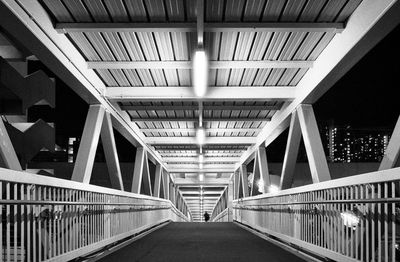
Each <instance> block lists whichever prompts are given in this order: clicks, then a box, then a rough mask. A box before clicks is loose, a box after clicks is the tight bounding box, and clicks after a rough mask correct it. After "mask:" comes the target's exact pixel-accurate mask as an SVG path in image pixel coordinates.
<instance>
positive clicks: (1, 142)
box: [0, 118, 22, 171]
mask: <svg viewBox="0 0 400 262" xmlns="http://www.w3.org/2000/svg"><path fill="white" fill-rule="evenodd" d="M0 157H1V159H0V160H2V161H3V164H4V166H5V167H6V168H9V169H12V170H16V171H22V167H21V164H20V162H19V160H18V157H17V154H16V153H15V150H14V147H13V145H12V142H11V140H10V137H9V136H8V132H7V129H6V127H5V126H4V123H3V119H2V118H0Z"/></svg>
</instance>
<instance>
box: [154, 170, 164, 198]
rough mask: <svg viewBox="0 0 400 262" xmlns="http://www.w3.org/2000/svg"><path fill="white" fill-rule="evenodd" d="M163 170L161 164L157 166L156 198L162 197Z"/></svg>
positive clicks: (155, 180)
mask: <svg viewBox="0 0 400 262" xmlns="http://www.w3.org/2000/svg"><path fill="white" fill-rule="evenodd" d="M162 173H163V168H162V166H161V165H160V164H157V165H156V176H155V179H154V192H153V193H154V196H155V197H160V187H161V179H162Z"/></svg>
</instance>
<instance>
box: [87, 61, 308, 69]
mask: <svg viewBox="0 0 400 262" xmlns="http://www.w3.org/2000/svg"><path fill="white" fill-rule="evenodd" d="M87 65H88V68H89V69H192V66H193V63H192V61H88V62H87ZM312 66H313V61H272V60H262V61H255V60H253V61H209V64H208V67H209V69H245V68H256V69H263V68H311V67H312Z"/></svg>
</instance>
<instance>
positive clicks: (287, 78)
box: [278, 68, 299, 86]
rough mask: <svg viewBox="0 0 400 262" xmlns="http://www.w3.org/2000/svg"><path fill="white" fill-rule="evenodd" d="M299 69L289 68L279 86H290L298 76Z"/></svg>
mask: <svg viewBox="0 0 400 262" xmlns="http://www.w3.org/2000/svg"><path fill="white" fill-rule="evenodd" d="M297 71H299V69H297V68H288V69H286V70H285V73H284V74H283V75H282V77H281V79H280V80H279V81H278V86H288V85H290V83H291V81H292V79H293V77H294V76H295V75H296V73H297Z"/></svg>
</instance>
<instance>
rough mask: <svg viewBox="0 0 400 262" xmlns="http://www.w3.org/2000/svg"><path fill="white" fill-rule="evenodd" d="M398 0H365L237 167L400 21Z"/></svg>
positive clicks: (279, 131) (247, 159) (315, 99)
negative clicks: (298, 108)
mask: <svg viewBox="0 0 400 262" xmlns="http://www.w3.org/2000/svg"><path fill="white" fill-rule="evenodd" d="M399 13H400V3H399V2H398V1H396V0H382V1H375V0H364V1H362V2H361V4H360V5H359V6H358V8H357V9H356V10H355V11H354V13H353V14H352V15H351V17H350V19H349V20H348V21H347V24H346V30H344V31H343V33H342V34H340V35H336V36H335V37H334V38H333V39H332V41H331V42H330V43H329V45H328V46H327V47H326V48H325V49H324V50H323V52H322V53H321V54H320V56H319V57H318V58H317V59H316V61H315V62H314V68H312V69H310V70H308V72H307V74H306V75H305V76H304V77H303V78H302V79H301V80H300V82H299V83H298V85H297V88H298V91H299V92H298V94H297V97H296V99H295V100H294V101H292V102H291V103H290V104H289V105H288V106H287V107H286V108H285V109H283V110H281V111H279V112H277V113H276V114H275V115H274V119H273V121H271V122H269V123H267V124H266V125H265V127H264V128H263V129H262V131H261V132H260V133H259V134H258V136H257V142H256V144H255V145H254V146H252V147H250V148H249V149H248V150H247V151H246V152H245V153H244V154H243V155H242V157H241V161H240V162H239V163H238V164H237V166H236V169H237V168H239V167H240V166H241V165H242V164H245V163H247V162H248V161H249V159H252V157H253V156H254V152H255V151H256V150H257V148H258V147H259V146H261V145H265V146H268V145H269V144H270V143H271V142H272V141H274V140H275V139H276V138H277V137H278V136H279V135H280V134H281V133H282V132H283V131H284V130H286V128H287V127H288V126H289V120H290V116H291V114H292V112H294V111H295V110H296V108H297V107H298V106H299V105H301V104H312V103H314V102H315V101H317V100H318V99H319V98H320V97H321V96H322V95H323V94H325V93H326V92H327V91H328V90H329V89H330V88H331V87H332V86H333V85H334V84H335V83H336V82H337V81H338V80H339V79H340V78H341V77H342V76H343V75H344V74H346V73H347V72H348V71H349V70H350V69H351V68H352V66H354V65H355V64H356V63H357V62H358V61H359V60H360V59H361V58H362V57H363V56H364V55H365V54H366V53H367V52H368V51H369V50H371V48H373V47H374V46H375V45H376V44H377V43H378V42H379V41H380V40H381V39H382V38H383V37H385V36H386V35H387V34H388V33H389V32H390V31H391V30H392V29H393V28H394V27H395V26H396V25H398V24H399V22H400V16H399V15H398V14H399Z"/></svg>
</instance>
